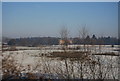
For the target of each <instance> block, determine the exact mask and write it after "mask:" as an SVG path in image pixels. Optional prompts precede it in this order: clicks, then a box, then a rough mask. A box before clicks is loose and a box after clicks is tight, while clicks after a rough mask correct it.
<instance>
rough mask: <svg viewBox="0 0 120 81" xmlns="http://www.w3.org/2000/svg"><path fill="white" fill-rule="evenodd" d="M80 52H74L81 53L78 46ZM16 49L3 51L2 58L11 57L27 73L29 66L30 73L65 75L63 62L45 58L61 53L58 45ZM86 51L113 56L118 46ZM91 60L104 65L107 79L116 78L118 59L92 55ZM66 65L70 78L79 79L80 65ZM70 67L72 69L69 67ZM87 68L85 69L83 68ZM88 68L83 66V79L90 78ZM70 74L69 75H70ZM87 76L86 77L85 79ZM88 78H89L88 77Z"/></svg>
mask: <svg viewBox="0 0 120 81" xmlns="http://www.w3.org/2000/svg"><path fill="white" fill-rule="evenodd" d="M77 46H78V45H69V46H68V47H71V48H73V47H77ZM79 47H80V50H76V51H83V47H84V46H83V45H79ZM16 48H17V49H18V51H5V52H3V53H2V55H3V56H6V55H9V54H10V55H12V56H13V57H14V58H15V59H16V61H17V62H18V63H19V64H22V65H23V66H24V67H25V68H23V69H26V71H27V68H26V67H28V65H30V66H31V67H30V69H31V70H30V71H31V72H41V73H46V72H47V73H53V74H56V73H57V74H62V72H64V74H66V73H67V72H66V69H65V62H64V60H60V59H58V58H48V57H46V55H47V54H49V53H51V52H54V51H63V50H61V49H59V48H60V45H56V46H55V45H53V46H46V47H22V46H21V47H20V46H19V47H16ZM87 50H90V51H91V53H99V52H100V53H106V52H109V53H110V52H113V53H115V54H118V51H116V50H118V46H117V45H114V47H111V45H101V46H99V45H94V46H91V45H89V46H87ZM68 51H72V50H68ZM92 58H93V59H95V60H96V59H98V58H99V59H100V61H101V62H102V65H104V66H103V67H104V68H103V72H105V71H108V73H107V75H106V76H108V77H109V78H114V77H115V78H118V64H117V62H118V57H117V56H104V55H102V56H101V55H93V56H92ZM67 63H68V66H69V73H70V71H71V72H72V75H71V77H74V75H75V77H76V78H79V76H80V75H79V71H80V70H79V69H80V68H79V67H80V65H79V64H78V62H77V61H74V62H73V63H71V61H70V60H69V59H67ZM71 64H72V66H74V67H71ZM111 64H112V65H114V66H112V67H113V68H111V70H108V69H106V68H105V67H110V66H109V65H111ZM85 67H87V68H85ZM72 68H74V73H73V71H72V70H71V69H72ZM88 69H89V67H88V66H87V64H86V65H85V66H84V69H83V70H84V71H83V73H84V75H83V77H84V78H91V77H92V76H91V75H90V74H91V73H90V71H89V72H88V73H85V71H86V70H88ZM95 70H96V72H95V73H96V75H98V74H97V72H98V69H95ZM70 74H71V73H70ZM103 75H105V73H103ZM86 76H87V77H86ZM88 76H89V77H88ZM96 77H97V76H96Z"/></svg>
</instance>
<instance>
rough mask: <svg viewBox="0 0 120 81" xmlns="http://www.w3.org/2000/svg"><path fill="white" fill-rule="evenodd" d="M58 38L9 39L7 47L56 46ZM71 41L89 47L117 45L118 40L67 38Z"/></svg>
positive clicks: (111, 38) (106, 38) (93, 37)
mask: <svg viewBox="0 0 120 81" xmlns="http://www.w3.org/2000/svg"><path fill="white" fill-rule="evenodd" d="M59 40H60V38H58V37H29V38H16V39H10V40H9V41H8V42H7V43H8V45H16V46H40V45H58V44H59ZM69 40H72V42H73V43H72V44H91V45H93V44H94V45H100V44H101V45H103V44H104V45H118V41H119V40H118V39H117V38H113V37H110V36H108V37H98V38H97V37H96V36H95V35H93V36H92V37H90V36H87V37H86V38H85V39H81V38H78V37H76V38H69Z"/></svg>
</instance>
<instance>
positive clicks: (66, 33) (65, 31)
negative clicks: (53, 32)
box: [60, 26, 69, 49]
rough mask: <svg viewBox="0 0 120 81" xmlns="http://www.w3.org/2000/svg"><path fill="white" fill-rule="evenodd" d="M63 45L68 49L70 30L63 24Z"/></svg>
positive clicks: (61, 32)
mask: <svg viewBox="0 0 120 81" xmlns="http://www.w3.org/2000/svg"><path fill="white" fill-rule="evenodd" d="M60 37H61V45H64V48H63V49H66V48H67V46H68V44H69V31H68V29H67V28H66V26H63V27H62V28H61V30H60Z"/></svg>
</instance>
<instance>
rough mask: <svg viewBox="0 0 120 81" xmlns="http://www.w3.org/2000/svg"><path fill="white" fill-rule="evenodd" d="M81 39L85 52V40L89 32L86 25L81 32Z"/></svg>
mask: <svg viewBox="0 0 120 81" xmlns="http://www.w3.org/2000/svg"><path fill="white" fill-rule="evenodd" d="M78 32H79V38H81V39H82V42H83V45H84V51H85V45H86V40H85V38H86V37H87V36H88V30H87V29H86V25H84V26H83V27H82V28H81V29H80V30H79V31H78Z"/></svg>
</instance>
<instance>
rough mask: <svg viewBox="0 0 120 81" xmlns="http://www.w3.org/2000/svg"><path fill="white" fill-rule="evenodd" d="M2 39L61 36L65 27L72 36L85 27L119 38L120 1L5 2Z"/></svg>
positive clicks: (94, 32) (94, 31) (90, 30)
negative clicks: (61, 30) (119, 8)
mask: <svg viewBox="0 0 120 81" xmlns="http://www.w3.org/2000/svg"><path fill="white" fill-rule="evenodd" d="M2 5H3V6H2V13H3V16H2V17H3V20H2V21H3V23H2V24H3V26H2V27H3V31H2V32H3V36H6V37H31V36H54V37H56V36H57V37H58V36H59V31H60V29H61V27H62V26H63V25H65V26H66V27H67V28H68V29H69V31H70V36H71V37H76V36H78V29H80V28H81V27H82V26H84V25H85V24H86V28H87V29H88V30H89V32H90V34H96V35H97V36H100V35H104V36H113V37H117V35H118V4H117V2H102V3H100V2H71V3H70V2H66V3H65V2H62V3H60V2H46V3H45V2H44V3H43V2H19V3H17V2H3V3H2Z"/></svg>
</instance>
